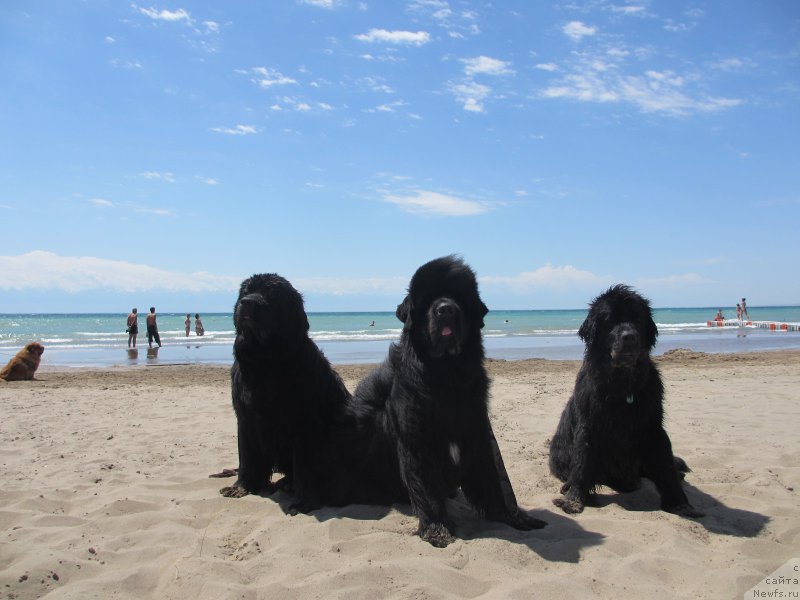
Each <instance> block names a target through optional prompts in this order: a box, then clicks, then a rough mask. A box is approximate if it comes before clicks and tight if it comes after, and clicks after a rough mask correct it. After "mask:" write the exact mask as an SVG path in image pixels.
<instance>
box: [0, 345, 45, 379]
mask: <svg viewBox="0 0 800 600" xmlns="http://www.w3.org/2000/svg"><path fill="white" fill-rule="evenodd" d="M42 352H44V346H42V345H41V344H40V343H39V342H31V343H30V344H27V345H26V346H25V347H24V348H23V349H22V350H20V351H19V352H17V355H16V356H15V357H14V358H12V359H11V360H10V361H8V364H7V365H6V366H5V367H4V368H3V370H2V371H0V380H4V381H24V380H31V379H33V374H34V373H36V369H38V368H39V363H40V362H41V360H42Z"/></svg>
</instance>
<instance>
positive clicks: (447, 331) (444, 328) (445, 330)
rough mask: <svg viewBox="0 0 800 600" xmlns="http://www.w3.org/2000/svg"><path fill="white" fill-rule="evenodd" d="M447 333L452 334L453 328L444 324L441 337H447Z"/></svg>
mask: <svg viewBox="0 0 800 600" xmlns="http://www.w3.org/2000/svg"><path fill="white" fill-rule="evenodd" d="M448 335H453V330H452V329H450V328H449V327H448V326H447V325H445V326H444V327H442V337H447V336H448Z"/></svg>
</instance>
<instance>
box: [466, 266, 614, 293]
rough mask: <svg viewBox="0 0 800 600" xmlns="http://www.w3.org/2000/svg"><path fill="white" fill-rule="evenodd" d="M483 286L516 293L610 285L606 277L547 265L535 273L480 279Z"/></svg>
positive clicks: (567, 267) (565, 267) (570, 267)
mask: <svg viewBox="0 0 800 600" xmlns="http://www.w3.org/2000/svg"><path fill="white" fill-rule="evenodd" d="M480 282H481V284H482V285H483V284H485V285H487V286H506V287H509V288H511V289H512V290H513V291H515V292H527V291H530V290H532V289H536V288H558V289H567V288H570V287H575V286H580V287H587V286H588V287H593V288H599V287H602V286H604V285H608V284H609V283H610V279H609V278H608V277H605V276H601V275H596V274H595V273H592V272H591V271H584V270H582V269H577V268H575V267H573V266H572V265H564V266H553V265H551V264H550V263H547V264H545V265H544V266H542V267H539V268H538V269H535V270H533V271H524V272H522V273H518V274H517V275H511V276H485V277H481V278H480Z"/></svg>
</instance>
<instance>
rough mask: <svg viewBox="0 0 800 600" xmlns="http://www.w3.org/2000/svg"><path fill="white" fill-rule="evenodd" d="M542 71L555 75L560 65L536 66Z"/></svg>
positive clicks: (545, 64)
mask: <svg viewBox="0 0 800 600" xmlns="http://www.w3.org/2000/svg"><path fill="white" fill-rule="evenodd" d="M534 67H536V68H537V69H539V70H540V71H548V72H550V73H553V72H554V71H558V65H556V64H553V63H539V64H538V65H534Z"/></svg>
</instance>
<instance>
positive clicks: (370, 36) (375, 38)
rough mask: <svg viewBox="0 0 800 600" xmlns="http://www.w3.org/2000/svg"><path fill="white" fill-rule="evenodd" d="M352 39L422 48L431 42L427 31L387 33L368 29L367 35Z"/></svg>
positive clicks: (362, 34) (387, 31) (359, 35)
mask: <svg viewBox="0 0 800 600" xmlns="http://www.w3.org/2000/svg"><path fill="white" fill-rule="evenodd" d="M354 37H355V39H357V40H359V41H361V42H370V43H375V42H383V43H388V44H405V45H411V46H422V45H424V44H427V43H428V42H429V41H430V40H431V36H430V34H429V33H428V32H427V31H389V30H387V29H370V30H369V31H368V32H367V33H360V34H358V35H356V36H354Z"/></svg>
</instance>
